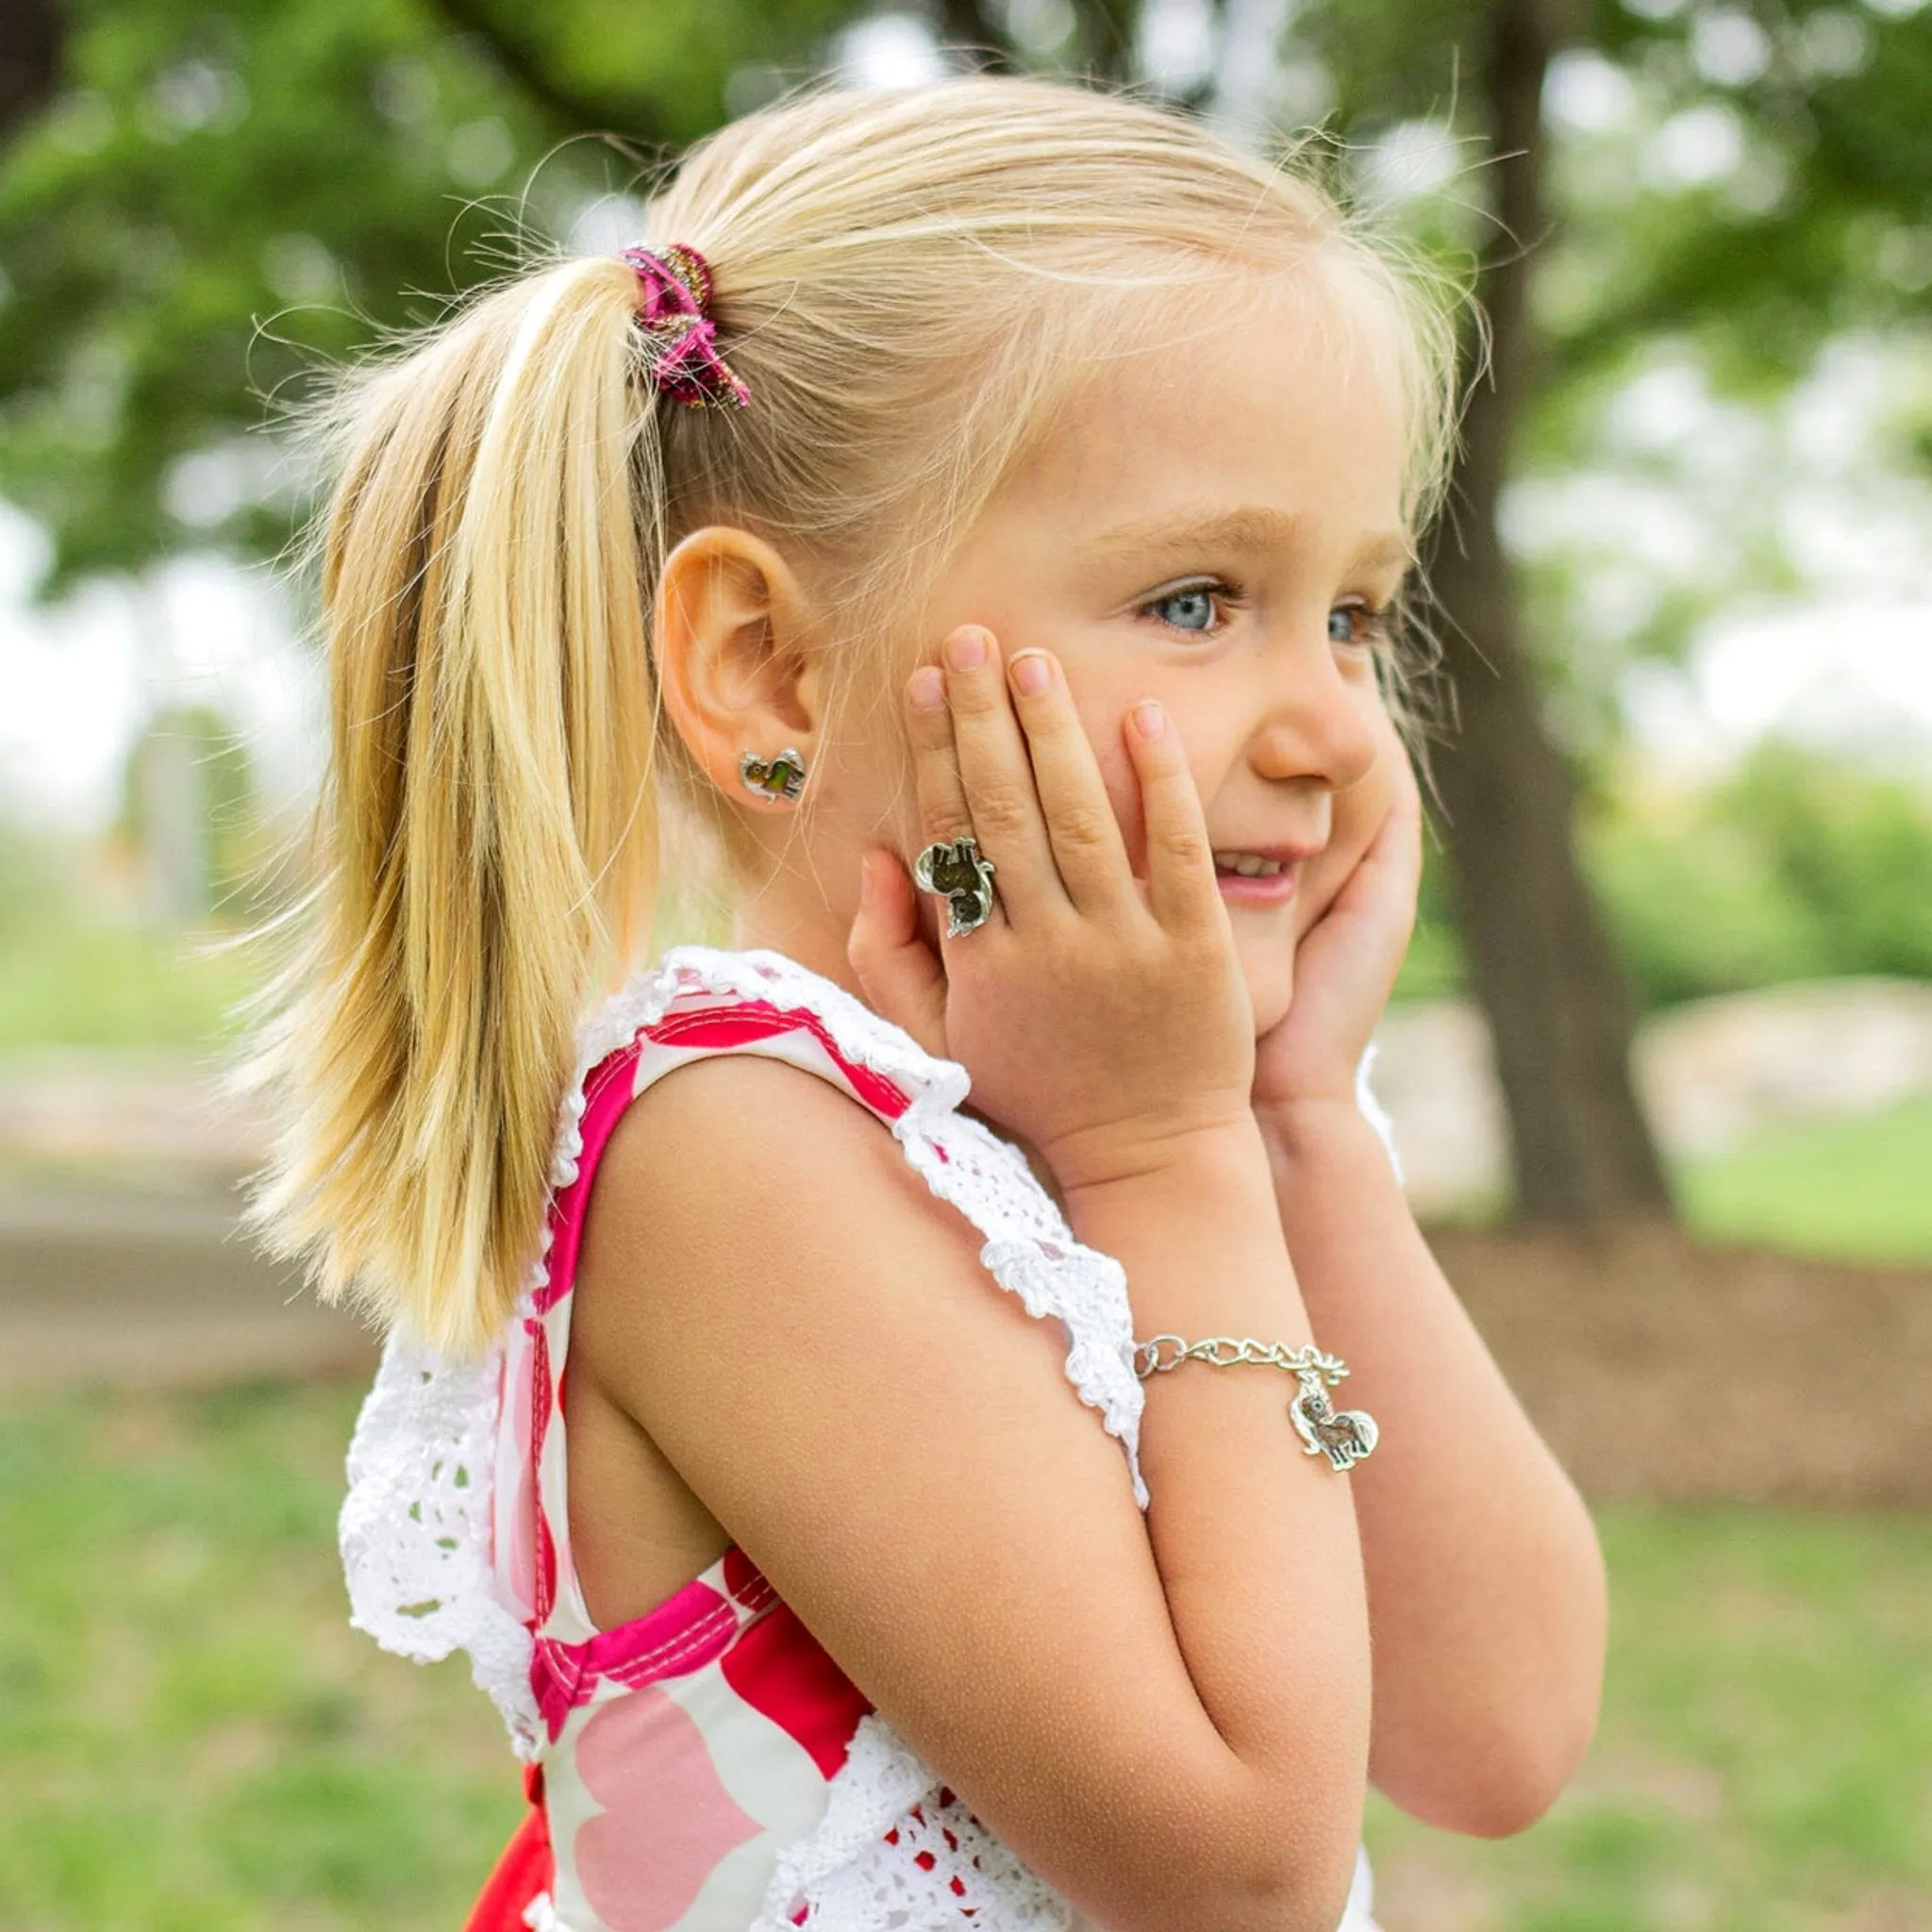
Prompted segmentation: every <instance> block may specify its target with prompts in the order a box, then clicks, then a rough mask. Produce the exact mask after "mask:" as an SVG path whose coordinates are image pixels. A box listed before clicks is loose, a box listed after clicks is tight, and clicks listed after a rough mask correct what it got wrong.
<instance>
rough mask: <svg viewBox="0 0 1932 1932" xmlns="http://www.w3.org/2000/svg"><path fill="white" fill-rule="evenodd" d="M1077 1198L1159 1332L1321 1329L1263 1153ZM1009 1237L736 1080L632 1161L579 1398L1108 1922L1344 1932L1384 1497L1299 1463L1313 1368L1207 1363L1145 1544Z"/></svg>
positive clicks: (860, 1123)
mask: <svg viewBox="0 0 1932 1932" xmlns="http://www.w3.org/2000/svg"><path fill="white" fill-rule="evenodd" d="M754 1123H757V1124H761V1125H759V1126H758V1127H754V1126H752V1125H751V1124H754ZM1204 1199H1211V1200H1213V1201H1214V1202H1215V1203H1216V1204H1217V1206H1216V1212H1215V1214H1214V1215H1213V1217H1212V1222H1211V1226H1210V1227H1209V1228H1208V1229H1207V1230H1204V1228H1203V1224H1202V1217H1201V1215H1200V1213H1199V1204H1200V1202H1201V1201H1203V1200H1204ZM1074 1214H1075V1218H1076V1221H1077V1223H1078V1224H1079V1226H1080V1229H1081V1231H1082V1233H1083V1234H1086V1235H1087V1236H1089V1237H1090V1238H1101V1239H1105V1240H1106V1241H1108V1244H1109V1246H1110V1247H1111V1249H1112V1250H1113V1252H1114V1253H1115V1254H1116V1255H1118V1256H1119V1257H1120V1258H1122V1259H1123V1260H1124V1263H1125V1266H1126V1268H1127V1270H1128V1273H1129V1275H1130V1277H1131V1279H1132V1281H1133V1284H1134V1298H1135V1304H1136V1308H1137V1313H1138V1312H1140V1311H1141V1310H1143V1309H1144V1310H1145V1311H1146V1319H1151V1320H1152V1321H1153V1322H1154V1323H1155V1324H1156V1325H1158V1324H1160V1323H1161V1322H1162V1321H1164V1320H1166V1319H1168V1318H1170V1317H1172V1318H1173V1319H1174V1321H1175V1323H1176V1324H1177V1325H1180V1326H1182V1327H1184V1328H1186V1329H1188V1330H1190V1331H1201V1332H1233V1333H1237V1334H1240V1333H1249V1332H1253V1333H1258V1334H1265V1335H1280V1336H1282V1337H1283V1338H1284V1339H1286V1340H1289V1341H1300V1340H1303V1339H1305V1338H1306V1337H1307V1332H1308V1331H1307V1317H1306V1315H1305V1314H1304V1312H1303V1310H1302V1307H1301V1304H1300V1300H1299V1297H1298V1296H1297V1294H1296V1292H1295V1288H1294V1280H1293V1275H1292V1273H1291V1268H1290V1265H1289V1259H1288V1255H1287V1251H1286V1247H1285V1245H1284V1243H1283V1241H1282V1238H1281V1232H1280V1227H1279V1224H1278V1222H1277V1221H1276V1218H1275V1212H1274V1200H1273V1197H1272V1193H1271V1191H1270V1184H1269V1175H1268V1169H1267V1163H1266V1158H1265V1155H1264V1153H1263V1151H1262V1148H1261V1146H1260V1142H1259V1136H1258V1135H1257V1134H1256V1133H1255V1132H1254V1130H1253V1128H1252V1125H1250V1126H1249V1127H1248V1129H1247V1130H1246V1132H1245V1133H1242V1132H1239V1131H1234V1130H1219V1131H1215V1132H1204V1133H1203V1134H1201V1135H1200V1136H1198V1137H1197V1138H1195V1139H1194V1140H1193V1141H1191V1143H1190V1144H1189V1145H1188V1146H1186V1147H1185V1148H1184V1149H1183V1148H1178V1147H1177V1148H1175V1149H1174V1152H1173V1154H1172V1156H1171V1158H1168V1159H1166V1160H1164V1161H1162V1162H1160V1163H1158V1164H1157V1165H1154V1166H1151V1167H1149V1168H1148V1169H1147V1170H1146V1171H1144V1172H1142V1173H1141V1174H1137V1175H1136V1176H1135V1177H1133V1178H1132V1179H1123V1180H1120V1181H1118V1182H1113V1183H1105V1184H1099V1185H1097V1186H1096V1188H1095V1189H1094V1191H1092V1192H1091V1194H1089V1195H1087V1196H1085V1197H1082V1198H1076V1200H1075V1202H1074ZM979 1247H980V1238H979V1236H978V1235H977V1233H976V1232H975V1231H974V1229H973V1228H972V1227H971V1226H970V1225H969V1224H966V1223H965V1222H964V1220H963V1219H962V1218H961V1217H960V1216H958V1214H957V1213H955V1211H954V1210H953V1209H952V1208H947V1207H943V1206H941V1204H939V1203H938V1202H936V1201H935V1199H934V1198H933V1196H932V1195H931V1194H930V1193H929V1192H928V1191H927V1190H926V1188H925V1186H924V1182H923V1181H922V1180H921V1179H920V1178H919V1177H918V1175H917V1174H915V1173H913V1171H912V1170H911V1169H910V1168H909V1167H908V1164H907V1162H906V1160H905V1158H904V1157H903V1155H902V1154H901V1152H900V1150H899V1148H898V1146H897V1144H896V1142H895V1141H893V1140H892V1138H891V1134H890V1133H889V1132H888V1131H887V1129H885V1128H884V1127H883V1126H881V1125H880V1124H878V1123H877V1122H875V1121H874V1119H873V1117H872V1116H871V1115H870V1114H868V1113H866V1112H865V1111H864V1110H863V1109H861V1108H858V1106H856V1105H855V1104H854V1103H853V1102H852V1101H851V1100H849V1099H848V1098H847V1097H846V1096H845V1095H843V1094H842V1093H841V1092H839V1091H836V1090H835V1089H833V1088H832V1087H830V1086H829V1085H827V1084H826V1083H824V1082H823V1081H821V1080H819V1079H817V1078H816V1077H814V1076H813V1075H812V1074H808V1073H805V1072H803V1071H801V1070H799V1069H798V1068H795V1067H791V1066H788V1065H785V1064H782V1063H779V1062H775V1061H772V1060H764V1059H754V1058H708V1059H706V1060H703V1061H700V1062H698V1063H696V1064H694V1065H692V1066H691V1067H687V1068H684V1069H680V1070H679V1071H677V1072H675V1073H673V1074H668V1075H667V1076H665V1077H664V1078H663V1079H661V1080H659V1081H658V1082H657V1083H656V1084H655V1085H653V1086H652V1088H651V1089H650V1090H649V1091H647V1092H646V1093H644V1094H643V1095H642V1096H641V1097H640V1098H639V1099H638V1100H637V1101H636V1102H635V1103H633V1105H632V1107H631V1108H630V1109H629V1111H628V1112H627V1113H626V1115H625V1120H624V1122H623V1123H622V1124H620V1126H619V1127H618V1129H617V1130H616V1133H615V1135H614V1136H613V1138H612V1141H611V1142H610V1145H609V1147H608V1150H607V1152H606V1155H605V1158H604V1160H603V1163H602V1165H601V1166H600V1169H599V1172H598V1179H597V1187H596V1191H595V1194H594V1196H593V1199H592V1203H591V1210H590V1218H589V1224H588V1230H587V1238H586V1245H585V1250H584V1255H583V1258H582V1261H581V1264H580V1270H579V1275H578V1282H577V1288H576V1297H577V1306H576V1307H575V1314H574V1316H573V1341H572V1354H571V1374H572V1378H573V1385H574V1387H575V1388H577V1389H578V1390H579V1391H582V1390H583V1389H584V1388H585V1387H586V1386H587V1384H588V1383H590V1382H594V1385H595V1388H596V1391H597V1394H598V1396H599V1398H600V1399H601V1400H603V1401H607V1402H608V1403H610V1404H612V1405H614V1406H615V1407H617V1408H618V1409H619V1410H620V1411H622V1412H623V1413H624V1414H625V1415H627V1416H628V1417H630V1418H631V1419H632V1421H633V1423H634V1424H635V1425H636V1427H637V1428H638V1429H639V1431H640V1432H641V1435H642V1436H643V1437H645V1438H647V1439H648V1442H649V1443H650V1444H651V1445H655V1448H656V1450H657V1451H658V1452H661V1454H662V1455H663V1456H664V1457H668V1458H669V1460H670V1461H671V1463H672V1464H673V1465H674V1466H675V1468H676V1470H677V1471H678V1473H679V1474H680V1475H681V1476H682V1477H683V1478H684V1480H685V1482H686V1483H687V1484H689V1485H690V1487H691V1490H692V1491H694V1492H695V1493H696V1495H697V1496H698V1497H699V1499H700V1500H701V1501H702V1502H703V1504H704V1505H705V1507H707V1508H708V1510H709V1511H710V1512H711V1514H712V1515H713V1516H714V1517H716V1519H717V1520H718V1522H719V1523H721V1524H723V1525H724V1528H725V1530H726V1531H727V1532H728V1534H729V1535H730V1536H731V1537H732V1539H733V1540H734V1541H737V1542H738V1543H739V1544H740V1545H741V1547H742V1548H743V1549H744V1550H745V1551H746V1553H747V1554H748V1555H749V1556H750V1557H751V1558H752V1560H753V1561H754V1562H755V1563H757V1565H758V1568H759V1569H760V1570H761V1571H763V1573H764V1574H766V1575H767V1576H768V1577H769V1578H770V1579H771V1581H772V1583H773V1585H774V1587H775V1588H776V1590H777V1591H778V1592H779V1594H780V1596H781V1597H782V1598H783V1599H784V1600H785V1602H786V1603H788V1604H789V1605H790V1606H791V1607H792V1609H793V1610H794V1611H796V1613H797V1614H798V1616H799V1617H800V1618H801V1619H802V1620H803V1621H804V1623H805V1624H806V1626H807V1627H808V1629H809V1630H810V1631H811V1632H812V1634H813V1635H814V1636H815V1637H816V1638H817V1639H818V1640H819V1641H820V1642H821V1643H822V1644H823V1645H824V1647H825V1649H826V1650H827V1651H828V1652H829V1653H830V1655H831V1657H833V1658H834V1659H835V1660H836V1662H837V1663H838V1664H839V1665H840V1667H841V1669H842V1670H843V1671H844V1672H845V1673H846V1674H847V1675H848V1676H850V1677H851V1678H852V1680H853V1682H854V1683H855V1684H857V1686H858V1689H859V1690H860V1691H862V1692H863V1693H864V1694H865V1695H866V1697H867V1698H869V1699H870V1700H871V1701H872V1702H873V1703H874V1705H875V1706H876V1707H878V1708H879V1709H880V1710H881V1711H882V1712H883V1713H884V1714H885V1715H886V1717H887V1718H889V1719H890V1720H891V1723H892V1724H893V1725H894V1726H895V1727H896V1728H897V1729H898V1730H899V1731H900V1732H901V1733H902V1735H904V1736H905V1737H906V1738H907V1739H908V1741H909V1742H910V1743H911V1744H912V1746H913V1748H914V1749H915V1750H916V1751H918V1752H919V1754H920V1755H921V1756H922V1757H924V1759H925V1760H926V1761H927V1762H928V1763H930V1764H931V1765H932V1766H933V1767H934V1768H935V1770H936V1771H937V1772H938V1774H939V1775H940V1776H941V1778H943V1779H944V1781H945V1782H946V1783H947V1784H948V1785H950V1786H951V1787H952V1788H953V1789H954V1790H956V1791H958V1794H959V1796H960V1797H961V1798H962V1799H963V1801H964V1802H965V1803H966V1804H967V1805H968V1806H969V1807H971V1809H972V1810H973V1812H974V1814H975V1815H976V1816H977V1817H978V1818H979V1819H981V1820H982V1821H983V1822H984V1823H985V1824H987V1825H988V1826H989V1827H990V1828H991V1830H992V1831H993V1833H994V1834H995V1835H996V1836H997V1837H998V1838H999V1839H1000V1840H1001V1841H1002V1842H1003V1843H1005V1844H1007V1845H1008V1846H1009V1847H1010V1848H1011V1849H1012V1850H1013V1852H1014V1853H1015V1854H1017V1855H1018V1856H1019V1857H1021V1858H1022V1859H1023V1860H1024V1862H1025V1863H1026V1864H1027V1865H1028V1866H1029V1867H1030V1868H1031V1869H1032V1870H1034V1871H1036V1872H1037V1873H1039V1874H1040V1875H1041V1877H1043V1878H1044V1879H1046V1880H1047V1881H1048V1882H1049V1883H1050V1884H1052V1885H1054V1886H1055V1887H1057V1888H1058V1890H1060V1891H1061V1892H1063V1893H1064V1894H1065V1895H1066V1896H1068V1897H1069V1898H1071V1899H1072V1900H1073V1902H1074V1904H1075V1905H1076V1906H1078V1907H1080V1909H1081V1910H1082V1911H1083V1912H1085V1913H1087V1914H1088V1915H1090V1916H1091V1918H1092V1919H1093V1920H1094V1921H1095V1922H1096V1923H1097V1924H1099V1925H1102V1926H1105V1927H1106V1928H1108V1932H1180V1928H1187V1932H1334V1927H1335V1925H1336V1924H1337V1923H1338V1921H1339V1920H1340V1918H1341V1911H1342V1906H1343V1901H1344V1899H1345V1897H1346V1894H1347V1891H1348V1889H1349V1882H1350V1876H1351V1871H1352V1866H1353V1862H1354V1857H1355V1846H1356V1843H1357V1839H1358V1837H1359V1833H1360V1820H1361V1806H1362V1794H1363V1790H1364V1788H1365V1783H1366V1775H1367V1757H1368V1725H1369V1657H1368V1629H1367V1616H1366V1607H1365V1605H1364V1601H1363V1593H1362V1577H1361V1566H1360V1557H1359V1553H1358V1550H1357V1541H1356V1527H1355V1518H1354V1512H1353V1510H1352V1509H1351V1507H1350V1502H1349V1484H1350V1482H1351V1481H1352V1480H1353V1478H1352V1477H1347V1476H1339V1475H1337V1474H1335V1473H1334V1472H1333V1471H1332V1470H1330V1469H1329V1468H1328V1467H1327V1465H1326V1464H1325V1463H1321V1464H1317V1463H1315V1462H1313V1461H1311V1460H1310V1458H1308V1457H1305V1456H1303V1455H1302V1454H1301V1449H1300V1443H1299V1441H1298V1440H1297V1439H1296V1437H1295V1435H1294V1433H1293V1430H1292V1428H1291V1424H1290V1423H1289V1420H1288V1416H1287V1393H1288V1392H1289V1389H1290V1388H1291V1384H1290V1382H1289V1378H1288V1377H1286V1376H1283V1375H1281V1374H1278V1373H1275V1372H1272V1371H1267V1370H1261V1369H1242V1370H1217V1369H1211V1368H1208V1367H1206V1366H1205V1365H1201V1364H1190V1365H1189V1366H1188V1367H1187V1368H1185V1369H1184V1370H1182V1371H1180V1372H1178V1373H1175V1374H1170V1375H1162V1376H1158V1377H1155V1378H1152V1380H1151V1381H1150V1383H1149V1385H1148V1387H1147V1407H1146V1412H1145V1415H1144V1417H1143V1424H1142V1428H1143V1433H1142V1439H1141V1441H1142V1458H1143V1469H1144V1472H1145V1475H1146V1480H1147V1484H1148V1487H1149V1490H1150V1491H1151V1493H1152V1498H1153V1500H1152V1504H1151V1507H1150V1508H1149V1510H1148V1512H1147V1515H1146V1517H1145V1518H1144V1520H1143V1518H1142V1517H1141V1512H1140V1510H1139V1509H1138V1508H1137V1507H1136V1506H1135V1503H1134V1499H1133V1494H1132V1491H1131V1487H1130V1485H1129V1482H1128V1475H1127V1469H1126V1464H1125V1459H1124V1457H1123V1455H1122V1452H1121V1448H1120V1445H1119V1444H1118V1443H1117V1442H1116V1441H1114V1440H1113V1439H1112V1438H1111V1437H1109V1436H1108V1435H1107V1434H1106V1433H1105V1431H1104V1430H1103V1429H1102V1427H1101V1425H1100V1421H1099V1418H1098V1416H1097V1415H1096V1414H1095V1413H1094V1411H1093V1410H1091V1409H1090V1408H1088V1407H1084V1406H1083V1405H1082V1404H1081V1402H1080V1401H1079V1399H1078V1398H1077V1396H1076V1395H1075V1393H1074V1389H1073V1388H1072V1386H1071V1385H1070V1383H1069V1382H1068V1380H1067V1376H1066V1371H1065V1352H1066V1338H1065V1337H1064V1335H1063V1334H1062V1333H1061V1332H1060V1329H1059V1326H1058V1324H1057V1323H1054V1322H1050V1321H1041V1320H1039V1319H1036V1318H1035V1317H1033V1316H1030V1315H1028V1314H1027V1313H1026V1312H1025V1310H1024V1307H1022V1306H1021V1304H1020V1303H1019V1301H1018V1299H1017V1297H1015V1296H1013V1295H1011V1294H1008V1293H1006V1292H1003V1291H1001V1290H1000V1289H999V1288H998V1287H997V1286H996V1285H995V1284H994V1283H993V1281H992V1280H991V1278H990V1276H989V1275H988V1274H987V1271H986V1269H985V1267H984V1266H983V1265H982V1263H981V1261H980V1259H979ZM1285 1385H1286V1386H1285ZM587 1507H589V1508H594V1507H595V1503H594V1499H593V1498H590V1497H586V1496H583V1495H581V1494H579V1493H578V1492H576V1491H573V1495H572V1508H573V1511H574V1512H575V1511H579V1510H582V1509H585V1508H587ZM595 1541H604V1542H606V1543H608V1541H609V1540H608V1538H606V1539H597V1540H592V1539H588V1538H587V1539H584V1540H583V1542H584V1549H585V1553H586V1555H588V1554H589V1552H590V1550H591V1547H593V1544H594V1542H595ZM600 1581H601V1579H600V1578H599V1577H598V1576H597V1575H596V1574H592V1573H591V1570H590V1569H589V1567H588V1565H587V1567H586V1571H585V1583H586V1588H587V1592H588V1594H589V1596H590V1600H591V1604H592V1605H593V1607H596V1609H597V1614H598V1615H599V1616H600V1617H602V1618H603V1619H604V1620H605V1621H606V1622H608V1621H609V1620H610V1616H611V1613H612V1611H613V1610H615V1611H620V1612H621V1611H623V1610H625V1608H626V1606H624V1605H622V1604H621V1603H616V1602H614V1601H613V1600H612V1599H611V1597H610V1595H609V1592H608V1590H605V1591H600ZM607 1603H608V1604H610V1606H611V1607H610V1609H606V1608H605V1607H604V1605H605V1604H607ZM637 1607H638V1608H641V1607H643V1606H641V1605H640V1606H637Z"/></svg>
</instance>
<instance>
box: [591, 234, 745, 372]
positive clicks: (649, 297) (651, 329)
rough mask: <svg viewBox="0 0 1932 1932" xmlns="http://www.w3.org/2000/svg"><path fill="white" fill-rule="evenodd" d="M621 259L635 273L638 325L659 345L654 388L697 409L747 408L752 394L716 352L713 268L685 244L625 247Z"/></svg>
mask: <svg viewBox="0 0 1932 1932" xmlns="http://www.w3.org/2000/svg"><path fill="white" fill-rule="evenodd" d="M618 259H619V260H621V261H626V262H628V263H629V264H630V266H631V267H632V268H634V269H635V270H636V271H637V274H638V281H639V284H640V287H641V293H640V295H639V297H638V308H637V325H638V326H639V327H640V328H641V329H642V330H643V332H644V333H645V334H646V335H647V336H650V337H652V338H654V339H655V341H656V342H657V344H658V353H657V355H656V356H655V357H654V358H652V361H651V382H652V386H653V387H654V388H656V389H657V390H658V391H661V392H662V393H663V394H665V395H668V396H672V397H675V399H676V400H677V401H678V402H680V403H683V404H685V405H686V406H687V407H689V408H694V409H709V408H722V407H724V406H726V405H729V406H730V407H732V408H740V409H741V408H744V406H745V405H746V404H747V403H748V402H750V401H751V391H750V390H748V389H747V388H746V387H745V386H744V384H743V383H741V381H740V380H739V379H738V377H737V376H736V375H734V374H733V373H732V370H731V365H730V364H729V363H728V362H726V361H725V360H724V358H723V357H722V356H721V355H719V353H718V325H717V324H716V323H714V322H713V321H712V320H711V317H710V313H709V311H710V307H711V266H710V264H709V263H708V261H707V260H706V259H705V258H704V257H703V256H702V255H700V254H699V253H698V252H697V250H696V249H695V248H688V247H686V246H685V244H684V243H683V242H671V243H670V244H669V245H668V246H666V247H665V248H664V249H662V250H661V251H659V252H656V253H654V252H653V251H652V250H651V249H648V248H626V249H625V250H624V252H623V254H622V255H620V256H619V258H618Z"/></svg>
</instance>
